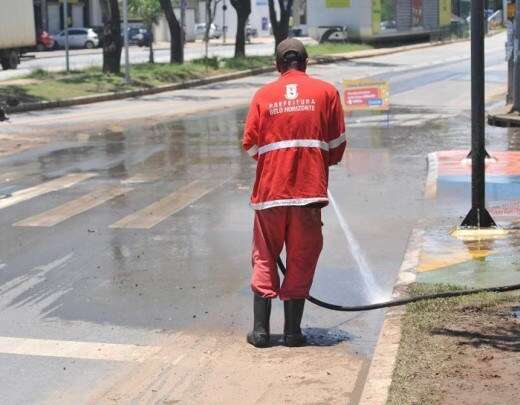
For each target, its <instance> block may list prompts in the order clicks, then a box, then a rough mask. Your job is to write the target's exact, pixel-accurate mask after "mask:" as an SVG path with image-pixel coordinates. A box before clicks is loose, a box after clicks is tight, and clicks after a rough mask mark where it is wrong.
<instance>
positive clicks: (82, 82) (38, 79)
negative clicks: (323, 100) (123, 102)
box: [0, 43, 372, 104]
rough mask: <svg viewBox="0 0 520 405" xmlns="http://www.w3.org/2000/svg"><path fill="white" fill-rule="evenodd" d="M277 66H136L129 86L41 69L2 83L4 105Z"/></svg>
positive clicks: (340, 46) (248, 62)
mask: <svg viewBox="0 0 520 405" xmlns="http://www.w3.org/2000/svg"><path fill="white" fill-rule="evenodd" d="M370 48H372V47H371V46H369V45H364V44H353V43H327V44H319V45H308V46H307V50H308V52H309V55H310V56H311V57H317V56H326V55H333V54H343V53H348V52H354V51H359V50H364V49H370ZM272 65H273V56H248V57H246V58H216V57H213V58H207V59H197V60H193V61H190V62H187V63H185V64H183V65H176V64H169V63H156V64H149V63H143V64H135V65H132V67H131V69H130V74H131V78H132V81H131V83H128V84H127V83H125V81H124V75H123V74H119V75H113V74H105V73H103V72H102V71H101V68H99V67H91V68H87V69H82V70H73V71H71V72H69V73H66V72H64V71H60V72H49V71H46V70H42V69H38V70H35V71H34V72H32V73H30V74H29V75H26V76H24V77H22V78H20V79H16V80H9V81H6V82H5V84H4V83H2V82H0V104H3V103H6V102H7V101H8V100H13V99H14V100H17V101H18V103H21V104H23V103H30V102H38V101H58V100H64V99H69V98H74V97H81V96H91V95H96V94H101V93H117V92H122V91H126V90H140V89H146V88H152V87H157V86H162V85H166V84H173V83H179V82H183V81H186V80H194V79H201V78H205V77H211V76H215V75H220V74H224V73H231V72H239V71H243V70H247V69H254V68H260V67H268V66H272Z"/></svg>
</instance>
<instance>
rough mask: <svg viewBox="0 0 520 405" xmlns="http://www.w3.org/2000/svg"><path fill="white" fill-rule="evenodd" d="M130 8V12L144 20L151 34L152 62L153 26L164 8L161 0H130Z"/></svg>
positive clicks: (151, 58) (152, 59) (150, 56)
mask: <svg viewBox="0 0 520 405" xmlns="http://www.w3.org/2000/svg"><path fill="white" fill-rule="evenodd" d="M128 9H129V10H130V12H131V13H132V14H133V15H135V16H137V17H139V18H141V20H143V24H144V27H145V28H146V29H147V30H148V32H149V33H150V35H151V38H150V43H149V49H150V53H149V57H148V60H149V62H150V63H154V55H153V34H152V33H153V26H154V25H155V24H157V22H158V21H159V17H160V16H161V13H162V9H161V3H160V2H159V0H128Z"/></svg>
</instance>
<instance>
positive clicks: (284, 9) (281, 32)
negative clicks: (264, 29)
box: [269, 0, 293, 47]
mask: <svg viewBox="0 0 520 405" xmlns="http://www.w3.org/2000/svg"><path fill="white" fill-rule="evenodd" d="M278 5H279V6H280V19H279V20H278V17H277V15H276V9H275V8H274V0H269V19H270V20H271V27H272V29H273V35H274V40H275V47H276V46H278V44H279V43H280V42H282V41H283V40H284V39H286V38H287V37H288V36H289V19H290V18H291V14H292V5H293V0H278Z"/></svg>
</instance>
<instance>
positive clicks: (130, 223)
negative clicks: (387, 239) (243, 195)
mask: <svg viewBox="0 0 520 405" xmlns="http://www.w3.org/2000/svg"><path fill="white" fill-rule="evenodd" d="M223 183H224V182H215V181H209V180H195V181H193V182H191V183H189V184H188V185H186V186H184V187H182V188H180V189H179V190H176V191H174V192H173V193H171V194H169V195H167V196H166V197H164V198H161V199H160V200H159V201H157V202H155V203H153V204H151V205H149V206H148V207H145V208H143V209H142V210H139V211H137V212H135V213H133V214H131V215H128V216H127V217H125V218H123V219H121V220H119V221H117V222H116V223H114V224H112V225H110V228H131V229H150V228H153V227H154V226H155V225H157V224H159V223H160V222H162V221H164V220H165V219H166V218H168V217H169V216H171V215H173V214H175V213H176V212H178V211H180V210H182V209H183V208H185V207H187V206H188V205H190V204H192V203H194V202H195V201H197V200H199V199H200V198H202V197H204V196H205V195H206V194H208V193H209V192H211V191H212V190H214V189H215V188H217V187H219V186H220V185H222V184H223Z"/></svg>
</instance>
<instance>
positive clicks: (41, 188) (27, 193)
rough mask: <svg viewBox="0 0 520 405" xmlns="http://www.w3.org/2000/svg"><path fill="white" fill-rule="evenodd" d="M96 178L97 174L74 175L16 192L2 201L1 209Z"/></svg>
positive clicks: (0, 201)
mask: <svg viewBox="0 0 520 405" xmlns="http://www.w3.org/2000/svg"><path fill="white" fill-rule="evenodd" d="M94 176H96V174H95V173H74V174H68V175H66V176H63V177H60V178H57V179H54V180H50V181H47V182H45V183H42V184H38V185H37V186H33V187H29V188H26V189H23V190H18V191H15V192H14V193H13V194H12V195H11V196H10V197H7V198H4V199H2V200H0V209H3V208H7V207H10V206H12V205H15V204H18V203H21V202H23V201H27V200H30V199H32V198H35V197H39V196H41V195H43V194H47V193H51V192H53V191H58V190H62V189H65V188H69V187H72V186H74V185H75V184H77V183H79V182H81V181H83V180H87V179H89V178H91V177H94Z"/></svg>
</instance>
